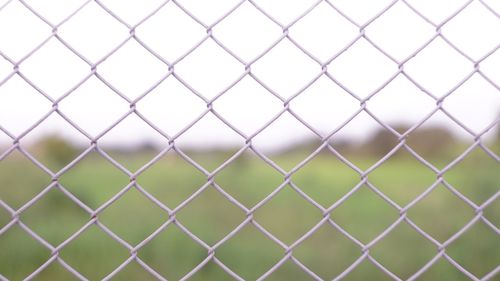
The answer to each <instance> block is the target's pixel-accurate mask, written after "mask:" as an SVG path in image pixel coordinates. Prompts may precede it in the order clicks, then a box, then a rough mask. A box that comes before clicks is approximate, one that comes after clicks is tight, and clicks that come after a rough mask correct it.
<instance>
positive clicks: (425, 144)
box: [33, 125, 500, 166]
mask: <svg viewBox="0 0 500 281" xmlns="http://www.w3.org/2000/svg"><path fill="white" fill-rule="evenodd" d="M393 128H394V129H395V130H396V131H398V132H400V133H403V132H405V131H407V130H408V128H409V127H408V126H404V125H398V126H393ZM398 142H399V141H398V139H397V138H396V136H394V134H392V133H391V132H390V131H388V130H386V129H380V130H378V131H377V132H375V133H374V134H373V135H372V136H371V137H369V138H368V139H367V140H365V141H364V142H361V143H360V142H356V141H351V140H346V139H343V140H335V138H333V140H332V144H333V146H334V147H335V148H336V149H338V150H339V151H340V152H341V153H342V154H346V155H355V156H375V157H382V156H384V155H386V154H387V153H388V152H389V151H390V150H392V149H393V148H394V147H395V146H396V145H397V144H398ZM406 143H407V144H408V145H409V146H410V147H411V148H412V149H414V150H415V151H416V152H417V153H418V154H420V155H421V156H423V157H428V158H439V157H445V156H447V155H448V156H449V155H451V154H456V153H457V151H458V150H460V149H461V148H464V142H463V141H462V140H459V139H457V138H456V137H455V136H454V135H453V134H452V133H451V132H450V131H449V130H448V129H446V128H445V127H422V128H418V129H417V130H415V131H413V132H412V133H410V134H409V135H408V136H407V138H406ZM318 146H319V142H318V141H305V142H303V143H302V144H299V145H294V146H292V147H290V148H289V149H286V150H284V151H281V152H280V154H285V153H293V152H297V151H301V150H304V151H311V150H313V149H316V148H317V147H318ZM491 148H492V149H493V150H494V151H496V152H498V151H500V128H497V130H496V133H495V137H494V140H493V144H492V146H491ZM33 149H34V151H36V152H37V155H40V157H41V158H42V159H44V160H45V161H49V162H51V163H53V164H55V165H58V166H61V165H66V164H68V163H69V162H71V161H72V160H73V159H74V158H75V157H77V156H78V154H79V153H80V152H81V151H82V150H83V148H82V147H78V146H77V145H75V144H73V143H72V142H71V141H68V140H67V139H65V138H63V137H61V136H58V135H48V136H45V137H43V138H41V139H40V140H39V141H38V142H37V143H36V144H35V145H34V146H33ZM109 149H111V150H113V151H115V152H118V153H121V154H129V155H131V154H136V153H146V152H148V153H151V152H152V151H155V150H156V149H155V146H154V144H152V143H151V142H146V143H144V144H142V145H138V146H136V147H132V148H127V149H124V148H119V147H116V148H113V147H111V148H108V150H109ZM230 150H231V151H232V149H230V148H228V151H230ZM200 151H201V152H203V150H200ZM200 151H198V152H200ZM462 151H463V150H462ZM460 152H461V151H460ZM398 153H399V152H398ZM210 154H212V155H221V154H224V155H226V154H227V151H223V150H218V151H210ZM228 157H229V156H228Z"/></svg>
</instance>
